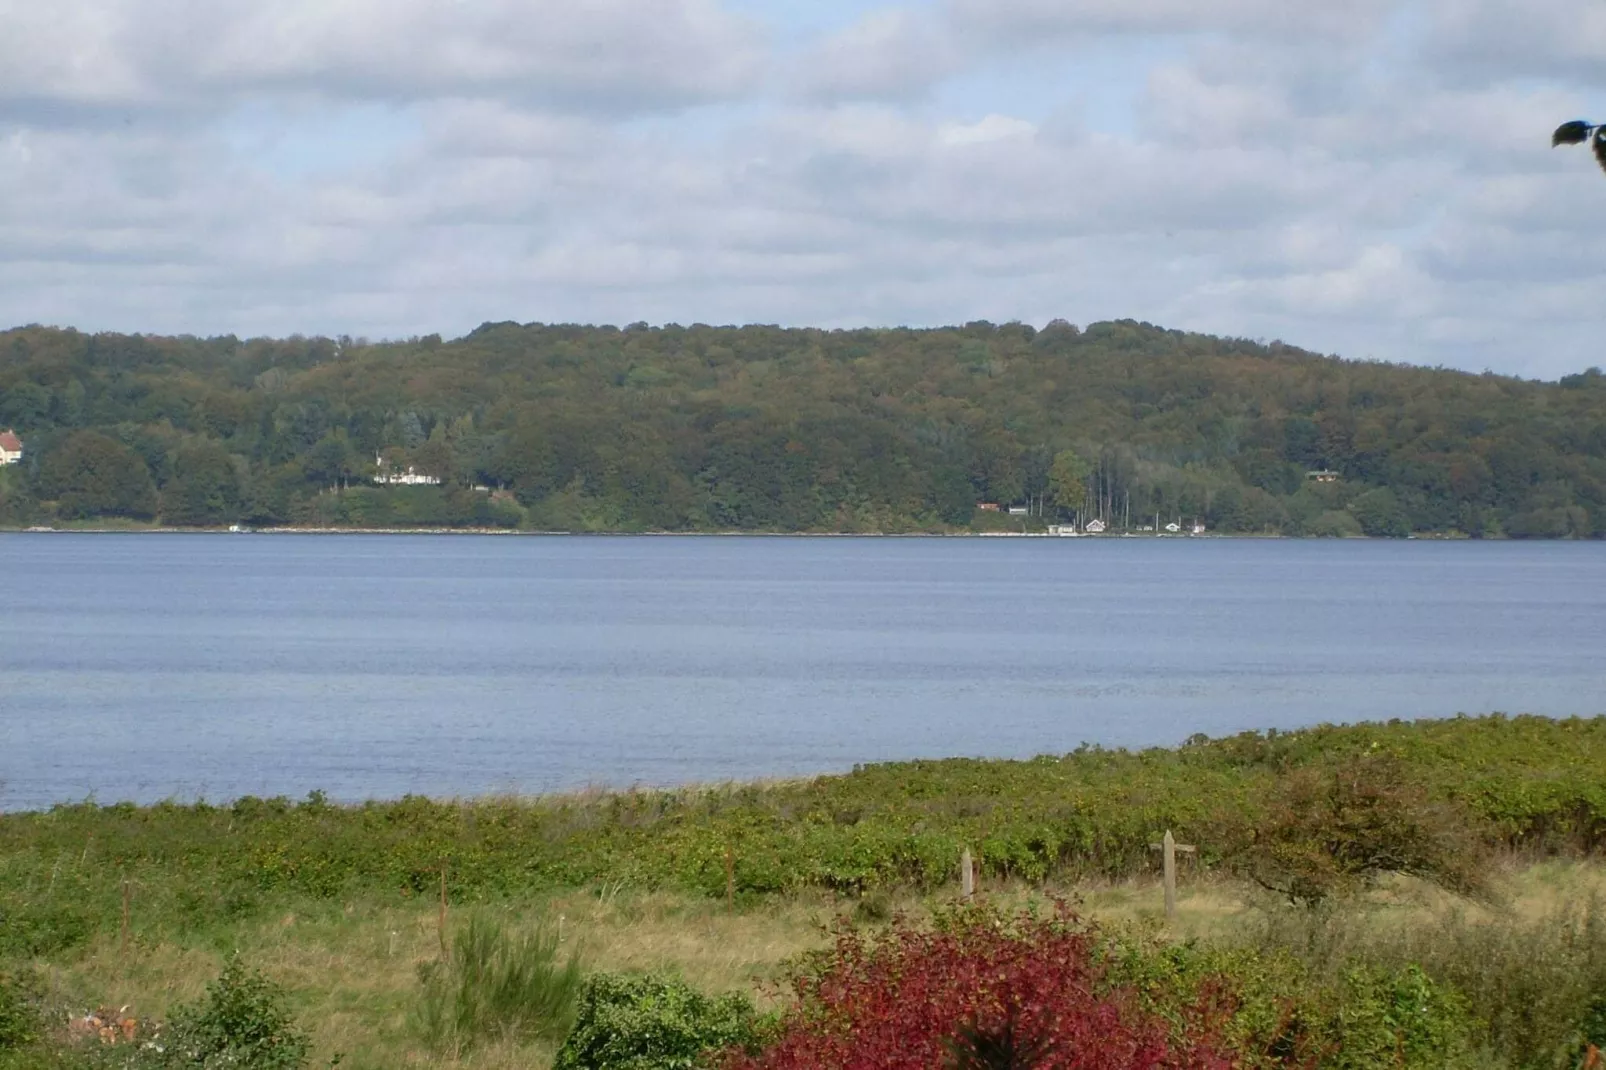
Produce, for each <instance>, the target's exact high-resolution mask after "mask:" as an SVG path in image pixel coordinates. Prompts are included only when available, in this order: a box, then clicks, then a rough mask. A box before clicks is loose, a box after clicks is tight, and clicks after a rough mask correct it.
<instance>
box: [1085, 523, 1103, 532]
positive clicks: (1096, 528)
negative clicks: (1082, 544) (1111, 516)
mask: <svg viewBox="0 0 1606 1070" xmlns="http://www.w3.org/2000/svg"><path fill="white" fill-rule="evenodd" d="M1104 528H1105V524H1104V521H1102V520H1089V521H1088V522H1087V533H1088V534H1089V535H1103V534H1104Z"/></svg>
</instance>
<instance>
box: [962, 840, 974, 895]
mask: <svg viewBox="0 0 1606 1070" xmlns="http://www.w3.org/2000/svg"><path fill="white" fill-rule="evenodd" d="M959 892H960V894H961V895H963V896H964V897H965V898H966V899H970V898H971V897H973V896H974V895H975V894H976V864H975V862H973V861H972V860H971V857H970V848H969V847H966V848H965V851H964V853H963V854H961V855H960V856H959Z"/></svg>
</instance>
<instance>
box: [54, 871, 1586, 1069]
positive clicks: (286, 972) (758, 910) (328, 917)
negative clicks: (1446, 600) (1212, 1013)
mask: <svg viewBox="0 0 1606 1070" xmlns="http://www.w3.org/2000/svg"><path fill="white" fill-rule="evenodd" d="M1502 869H1503V872H1502V874H1501V876H1500V878H1499V881H1498V889H1499V900H1498V902H1496V903H1495V904H1491V905H1476V904H1468V903H1466V902H1465V901H1463V900H1460V899H1458V898H1457V897H1454V896H1451V895H1448V894H1446V893H1444V892H1443V891H1441V890H1439V889H1437V888H1435V887H1433V886H1431V885H1428V884H1425V883H1422V882H1419V881H1414V880H1410V879H1398V880H1391V881H1386V882H1384V884H1383V886H1381V887H1379V888H1378V889H1377V890H1375V891H1374V892H1372V893H1371V894H1369V895H1367V896H1365V897H1363V898H1362V899H1360V900H1358V901H1356V902H1355V903H1353V904H1351V905H1350V906H1349V907H1348V908H1347V911H1346V917H1347V919H1348V920H1349V922H1350V923H1351V924H1364V926H1365V927H1366V929H1367V930H1368V931H1369V934H1370V937H1369V939H1370V940H1372V941H1374V942H1384V941H1387V940H1388V939H1389V938H1390V936H1391V934H1394V935H1397V934H1401V933H1405V932H1409V931H1421V930H1422V929H1423V928H1424V927H1425V926H1429V925H1431V924H1432V923H1434V922H1436V921H1441V920H1443V919H1445V918H1447V917H1450V916H1455V915H1464V916H1466V917H1468V918H1469V919H1470V921H1471V922H1472V923H1473V924H1476V925H1482V926H1488V927H1490V928H1499V927H1500V926H1503V925H1507V924H1509V923H1511V922H1513V921H1519V922H1520V921H1524V920H1526V921H1538V920H1540V919H1543V918H1547V917H1551V916H1554V915H1556V914H1557V913H1558V911H1561V910H1563V909H1565V908H1566V907H1568V906H1569V905H1577V904H1581V903H1586V902H1589V901H1591V900H1592V899H1594V898H1597V897H1600V896H1602V895H1606V866H1601V865H1598V864H1595V863H1590V862H1547V863H1542V864H1535V865H1524V864H1522V863H1521V862H1519V861H1517V860H1515V859H1510V860H1507V861H1506V862H1504V863H1503V865H1502ZM982 894H983V895H984V896H988V897H990V898H992V899H993V900H994V901H996V902H998V903H1000V904H1001V905H1004V906H1006V907H1007V908H1011V909H1013V908H1016V907H1022V908H1024V907H1027V906H1030V905H1033V904H1043V903H1045V902H1046V901H1047V900H1048V899H1049V898H1050V897H1054V896H1062V897H1065V898H1067V899H1069V900H1070V901H1071V902H1072V903H1073V904H1075V905H1076V906H1077V908H1078V909H1079V911H1081V912H1083V913H1085V914H1086V915H1087V916H1088V917H1090V918H1093V919H1096V920H1098V921H1101V922H1104V923H1106V924H1108V925H1110V926H1112V927H1117V928H1120V927H1128V926H1132V927H1141V928H1146V929H1152V930H1155V931H1164V932H1165V933H1166V935H1167V937H1168V938H1170V939H1174V940H1178V941H1185V940H1190V939H1195V940H1205V941H1214V942H1220V943H1228V944H1230V943H1233V942H1235V941H1245V940H1253V939H1257V938H1258V933H1259V930H1260V928H1261V927H1263V926H1264V925H1265V924H1266V923H1267V919H1268V918H1269V917H1277V916H1278V915H1279V914H1282V913H1286V912H1287V910H1288V908H1287V907H1286V906H1284V905H1283V904H1280V903H1277V902H1275V901H1274V900H1273V899H1271V898H1270V897H1268V896H1267V895H1266V894H1265V893H1264V892H1262V891H1261V890H1260V889H1257V888H1254V887H1252V886H1247V885H1243V884H1240V883H1235V882H1232V881H1224V880H1217V879H1210V878H1204V879H1200V878H1190V877H1189V875H1187V874H1186V873H1185V874H1184V878H1183V881H1182V887H1181V892H1180V895H1179V900H1178V911H1177V916H1176V919H1175V921H1174V923H1173V924H1172V925H1170V926H1169V927H1166V926H1164V918H1163V909H1162V905H1161V903H1162V897H1161V891H1160V887H1159V885H1158V883H1157V882H1155V881H1152V880H1132V881H1121V882H1097V883H1091V884H1082V885H1071V886H1064V887H1047V888H1036V887H1034V888H1027V887H1024V886H1020V885H1014V886H1007V885H1006V886H1003V887H997V888H993V889H984V890H983V892H982ZM952 898H953V896H952V894H951V893H942V894H938V895H935V896H933V895H915V894H905V895H902V896H898V897H894V898H893V899H892V900H891V903H890V905H891V907H892V908H893V909H895V910H897V911H899V912H902V913H905V914H908V915H911V916H914V917H920V916H922V915H925V914H927V913H929V911H930V910H931V909H932V908H933V907H934V906H938V905H940V904H942V903H944V902H947V901H951V899H952ZM138 907H139V901H138V899H137V898H136V899H135V900H134V903H133V913H134V915H135V917H136V919H137V915H138ZM855 907H856V904H855V902H854V901H852V900H847V899H841V900H838V899H835V898H833V897H832V896H830V895H829V894H823V893H816V894H809V895H800V896H788V897H777V898H773V899H770V900H766V901H763V902H761V903H757V904H752V905H748V906H746V907H744V908H741V909H738V910H736V911H734V912H733V911H731V910H728V909H727V907H726V906H725V904H724V903H723V902H721V901H719V900H712V899H708V898H704V897H690V896H686V895H684V894H675V893H647V894H642V893H633V892H618V893H616V894H607V893H601V894H599V893H597V892H571V893H566V894H556V895H543V896H538V897H532V898H530V899H527V900H522V901H510V902H505V903H501V904H499V905H497V906H496V907H495V908H492V909H494V910H495V911H496V912H497V913H498V914H500V915H501V916H503V917H505V918H507V919H508V920H509V921H511V922H512V923H513V924H514V925H515V926H517V925H518V924H519V922H520V919H521V918H522V919H530V918H536V917H545V918H548V919H561V925H562V932H563V939H564V942H565V945H566V946H569V947H573V948H578V949H579V950H580V952H581V954H582V956H583V960H584V962H585V964H586V966H587V967H588V968H593V969H607V970H625V971H668V972H672V973H675V974H678V975H680V976H682V977H684V978H685V979H686V980H688V981H690V982H691V983H692V984H694V985H696V986H697V987H698V988H701V989H704V990H706V991H710V992H719V991H733V990H734V991H745V992H750V993H752V994H754V995H755V996H757V997H758V999H759V1000H760V1002H761V1003H763V1002H765V1001H772V1000H774V999H775V998H776V997H777V996H778V990H777V989H776V987H775V982H776V981H778V980H779V978H780V976H781V967H782V965H783V963H785V962H786V961H787V960H788V959H790V958H792V957H793V956H795V955H797V954H798V953H800V952H803V951H806V950H809V949H812V948H818V947H821V946H823V945H824V944H825V942H826V935H827V930H828V927H829V926H830V925H831V924H832V923H833V921H835V920H836V919H838V918H846V919H849V920H852V919H854V917H855V914H856V910H855ZM858 913H859V915H860V916H861V917H862V911H861V912H858ZM459 914H460V911H458V910H454V911H453V913H452V915H451V916H450V917H449V920H448V929H449V930H451V929H453V928H455V925H456V922H457V920H458V915H459ZM861 924H868V925H874V924H876V923H875V922H873V921H868V922H867V921H861ZM135 929H136V931H137V929H138V926H137V924H136V926H135ZM236 950H238V951H239V952H241V954H242V955H243V957H244V958H245V959H246V960H247V961H249V962H250V963H252V964H254V965H256V966H257V967H259V968H261V969H263V970H264V971H265V972H266V973H267V974H269V975H270V976H271V977H273V978H274V979H275V980H277V981H279V982H280V983H281V984H283V985H284V986H285V987H286V988H287V989H288V990H289V991H290V992H291V993H292V996H293V1002H294V1005H295V1009H296V1011H297V1013H298V1017H299V1019H300V1020H301V1022H302V1023H303V1024H304V1025H305V1026H306V1027H307V1028H308V1029H309V1030H310V1032H311V1034H312V1036H313V1039H314V1044H315V1047H314V1052H315V1054H314V1061H313V1065H315V1066H316V1065H325V1064H327V1062H328V1061H329V1059H330V1058H332V1057H333V1056H334V1055H336V1054H343V1055H344V1057H345V1058H344V1061H343V1063H342V1065H344V1066H350V1067H354V1068H363V1070H366V1068H373V1070H380V1068H384V1067H395V1066H405V1065H411V1066H433V1065H440V1064H441V1063H442V1062H443V1061H447V1062H451V1063H453V1064H455V1065H462V1066H464V1067H474V1068H484V1070H503V1068H506V1070H512V1068H515V1067H518V1068H528V1067H531V1066H536V1067H540V1066H545V1065H547V1063H548V1062H549V1060H550V1058H551V1054H552V1046H551V1045H548V1044H535V1045H526V1046H521V1047H511V1048H510V1047H505V1046H502V1047H498V1046H494V1045H493V1046H492V1047H489V1048H486V1049H483V1050H480V1051H477V1052H475V1053H473V1054H472V1055H470V1056H469V1057H468V1058H466V1059H463V1060H461V1061H458V1060H450V1059H446V1060H443V1057H441V1056H439V1055H436V1054H434V1053H431V1052H429V1051H428V1050H426V1049H424V1048H423V1047H422V1045H421V1044H420V1042H419V1039H418V1036H417V1035H416V1033H415V1031H414V1029H413V1028H412V1026H411V1025H410V1022H409V1016H410V1015H411V1014H412V1013H413V1012H414V1010H415V1009H416V1006H417V1000H418V990H419V982H418V965H419V964H420V963H424V962H429V961H432V960H433V959H435V958H437V957H438V956H439V954H440V943H439V915H438V908H437V907H436V906H435V905H433V904H423V903H420V904H416V905H411V906H400V905H395V904H382V903H375V902H367V901H355V902H349V903H339V902H334V901H327V900H312V899H296V898H289V897H287V898H284V899H282V900H278V901H276V902H274V903H273V904H272V909H271V910H265V911H264V912H263V913H262V915H261V916H260V917H256V918H253V919H250V920H248V921H241V922H238V923H234V924H219V925H215V926H208V927H206V928H203V929H199V930H196V931H193V932H191V933H189V934H186V935H185V936H183V937H179V938H175V937H167V938H162V939H151V938H149V937H146V936H136V937H135V938H134V939H133V940H132V941H131V943H130V946H129V947H128V948H127V949H126V950H125V949H124V948H123V946H122V943H121V939H120V936H119V935H118V934H117V933H116V932H115V930H108V931H107V932H105V933H104V934H102V935H101V936H99V937H97V938H96V939H95V940H94V941H93V942H92V943H91V944H90V945H89V946H87V947H85V948H84V949H82V953H81V954H80V955H78V956H76V957H74V958H73V959H72V960H71V961H68V962H62V963H57V964H52V965H50V966H49V967H48V969H47V971H46V976H47V977H48V979H49V985H50V987H51V990H52V991H51V996H52V1003H53V1004H54V1005H55V1006H57V1007H58V1008H59V1009H61V1010H62V1011H63V1012H65V1011H66V1010H68V1009H73V1010H78V1011H87V1010H89V1009H92V1008H93V1007H95V1006H102V1005H104V1006H109V1007H121V1006H125V1005H126V1006H128V1007H130V1008H131V1010H130V1012H129V1013H130V1014H132V1015H134V1016H136V1017H139V1018H152V1017H154V1018H160V1017H162V1016H163V1015H164V1014H165V1013H166V1012H167V1010H168V1008H169V1007H170V1006H172V1005H173V1004H175V1003H177V1002H181V1001H185V1000H191V999H194V998H196V997H197V996H199V995H200V994H201V992H202V990H203V989H204V986H205V985H206V983H207V982H208V981H209V980H211V979H212V978H213V977H215V976H216V975H217V973H218V970H219V969H220V967H221V965H222V963H223V960H224V956H225V955H226V954H227V953H229V952H232V951H236Z"/></svg>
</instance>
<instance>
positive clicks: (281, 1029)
mask: <svg viewBox="0 0 1606 1070" xmlns="http://www.w3.org/2000/svg"><path fill="white" fill-rule="evenodd" d="M310 1047H311V1043H310V1042H309V1040H308V1039H307V1036H306V1034H305V1033H303V1032H302V1031H301V1030H300V1029H299V1028H298V1027H297V1026H296V1024H295V1021H294V1019H293V1018H292V1016H291V1014H290V1011H289V1009H288V1007H287V1006H286V997H285V993H284V990H283V989H281V988H280V987H279V986H278V985H276V984H274V983H273V982H272V981H270V980H268V979H267V978H266V977H264V976H262V974H260V973H258V972H257V971H255V970H252V969H250V968H248V967H247V966H246V965H245V964H244V963H243V962H241V961H240V959H239V957H238V956H235V957H232V958H230V959H229V961H228V963H227V965H225V966H224V967H223V973H222V974H221V975H220V976H219V977H218V979H217V980H215V981H213V982H212V983H211V984H210V985H208V986H207V990H206V996H205V998H204V999H202V1000H201V1001H200V1002H198V1003H194V1004H190V1005H187V1006H184V1007H180V1008H179V1009H178V1010H176V1011H175V1012H174V1013H173V1015H172V1016H171V1017H170V1018H169V1019H168V1022H167V1025H166V1028H164V1029H163V1030H161V1032H160V1033H159V1034H158V1036H157V1037H155V1038H153V1039H152V1040H151V1041H149V1042H147V1043H145V1044H142V1045H141V1046H140V1047H139V1048H138V1049H136V1055H135V1058H134V1059H133V1060H132V1061H131V1062H130V1063H128V1064H127V1065H130V1066H133V1067H138V1068H139V1070H146V1068H150V1070H158V1068H161V1070H168V1068H172V1070H177V1068H180V1067H205V1068H207V1070H213V1068H219V1067H230V1068H234V1070H300V1068H301V1067H303V1066H305V1065H306V1062H307V1054H308V1051H309V1049H310Z"/></svg>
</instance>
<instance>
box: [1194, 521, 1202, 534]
mask: <svg viewBox="0 0 1606 1070" xmlns="http://www.w3.org/2000/svg"><path fill="white" fill-rule="evenodd" d="M1193 533H1194V534H1195V535H1203V534H1204V533H1205V526H1204V521H1203V520H1195V521H1194V522H1193Z"/></svg>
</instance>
